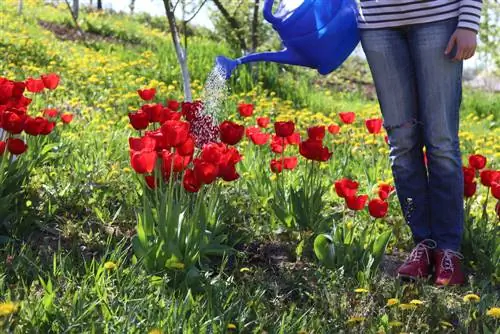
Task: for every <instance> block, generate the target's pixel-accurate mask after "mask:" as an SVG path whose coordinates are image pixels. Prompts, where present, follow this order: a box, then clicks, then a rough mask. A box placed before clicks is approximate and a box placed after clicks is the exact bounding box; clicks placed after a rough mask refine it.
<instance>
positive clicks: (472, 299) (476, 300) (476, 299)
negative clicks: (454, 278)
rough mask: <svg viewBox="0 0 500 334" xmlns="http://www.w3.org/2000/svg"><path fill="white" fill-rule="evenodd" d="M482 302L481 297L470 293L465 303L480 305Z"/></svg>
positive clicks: (465, 298) (465, 297)
mask: <svg viewBox="0 0 500 334" xmlns="http://www.w3.org/2000/svg"><path fill="white" fill-rule="evenodd" d="M480 300H481V297H479V296H478V295H476V294H475V293H469V294H467V295H465V296H464V302H474V303H479V301H480Z"/></svg>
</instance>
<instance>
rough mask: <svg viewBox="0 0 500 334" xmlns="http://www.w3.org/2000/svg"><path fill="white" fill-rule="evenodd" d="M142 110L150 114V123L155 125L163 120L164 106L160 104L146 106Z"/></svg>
mask: <svg viewBox="0 0 500 334" xmlns="http://www.w3.org/2000/svg"><path fill="white" fill-rule="evenodd" d="M141 110H142V111H144V112H145V113H146V114H148V118H149V122H150V123H155V122H160V121H161V120H162V116H164V115H163V106H162V105H161V104H159V103H156V104H145V105H143V106H142V107H141Z"/></svg>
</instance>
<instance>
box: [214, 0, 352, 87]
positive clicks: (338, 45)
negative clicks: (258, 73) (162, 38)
mask: <svg viewBox="0 0 500 334" xmlns="http://www.w3.org/2000/svg"><path fill="white" fill-rule="evenodd" d="M273 3H274V0H265V1H264V10H263V12H264V18H265V19H266V20H267V21H268V22H269V23H271V24H272V26H273V28H274V30H276V31H277V32H278V34H279V35H280V37H281V40H282V41H283V45H284V46H285V49H283V50H281V51H277V52H262V53H253V54H249V55H247V56H244V57H241V58H238V59H235V60H233V59H229V58H226V57H224V56H218V57H216V65H218V66H219V67H220V68H222V69H223V71H224V72H225V74H226V79H229V77H230V76H231V74H232V72H233V70H234V69H235V68H236V67H237V66H238V65H240V64H245V63H249V62H255V61H271V62H276V63H280V64H289V65H300V66H305V67H310V68H314V69H317V70H318V72H319V73H320V74H323V75H324V74H328V73H330V72H332V71H333V70H335V69H336V68H337V67H339V66H340V65H341V64H342V63H343V62H344V60H346V59H347V57H348V56H349V55H350V54H351V53H352V51H353V50H354V48H355V47H356V45H357V44H358V42H359V32H358V27H357V13H358V12H357V6H356V2H355V0H282V2H281V3H280V4H279V6H278V9H277V10H276V12H275V13H274V14H273Z"/></svg>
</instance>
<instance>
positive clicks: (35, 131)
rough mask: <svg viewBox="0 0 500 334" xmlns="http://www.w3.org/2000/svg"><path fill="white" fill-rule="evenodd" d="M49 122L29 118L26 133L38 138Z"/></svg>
mask: <svg viewBox="0 0 500 334" xmlns="http://www.w3.org/2000/svg"><path fill="white" fill-rule="evenodd" d="M47 122H48V121H47V120H46V119H45V118H43V117H35V118H32V117H28V118H27V119H26V122H25V123H24V132H26V133H27V134H29V135H32V136H38V135H39V134H41V133H42V131H43V129H44V127H45V126H46V123H47Z"/></svg>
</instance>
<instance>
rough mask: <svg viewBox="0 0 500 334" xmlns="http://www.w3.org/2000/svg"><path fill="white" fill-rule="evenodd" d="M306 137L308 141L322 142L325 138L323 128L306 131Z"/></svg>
mask: <svg viewBox="0 0 500 334" xmlns="http://www.w3.org/2000/svg"><path fill="white" fill-rule="evenodd" d="M307 135H308V136H309V139H312V140H316V141H322V140H323V138H325V127H324V126H323V125H321V126H313V127H310V128H308V129H307Z"/></svg>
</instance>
